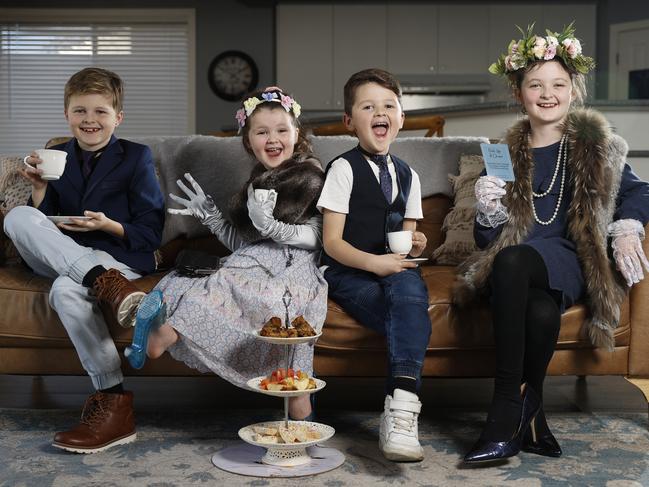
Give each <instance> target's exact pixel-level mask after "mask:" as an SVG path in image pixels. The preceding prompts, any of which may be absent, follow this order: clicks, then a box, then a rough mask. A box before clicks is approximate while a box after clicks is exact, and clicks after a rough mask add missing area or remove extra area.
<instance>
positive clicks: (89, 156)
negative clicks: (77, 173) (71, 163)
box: [74, 134, 117, 181]
mask: <svg viewBox="0 0 649 487" xmlns="http://www.w3.org/2000/svg"><path fill="white" fill-rule="evenodd" d="M115 142H117V137H115V135H114V134H113V135H111V136H110V140H109V141H108V144H106V145H105V146H103V147H102V148H101V149H97V150H95V151H87V150H84V149H82V148H81V146H80V145H79V141H78V140H77V139H76V138H75V139H74V148H75V151H76V154H77V160H78V161H79V165H80V167H81V175H82V176H83V178H84V179H85V180H86V181H87V180H88V178H89V177H90V175H91V174H92V173H93V172H94V170H95V167H97V163H98V162H99V158H100V157H101V155H102V154H103V153H104V152H105V151H106V150H107V149H108V148H109V147H110V146H111V145H113V144H114V143H115Z"/></svg>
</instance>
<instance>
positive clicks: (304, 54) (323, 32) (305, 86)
mask: <svg viewBox="0 0 649 487" xmlns="http://www.w3.org/2000/svg"><path fill="white" fill-rule="evenodd" d="M332 12H333V6H331V5H278V6H277V21H276V28H277V51H276V68H277V74H276V75H277V85H278V86H279V87H280V88H282V89H284V90H286V91H288V92H290V93H292V94H293V95H294V96H295V98H296V99H297V100H298V102H299V103H300V104H301V105H302V107H303V109H319V110H327V109H328V110H333V109H334V106H333V100H332V98H333V95H332V82H333V78H332V72H333V49H332V43H331V34H332V26H333V16H332Z"/></svg>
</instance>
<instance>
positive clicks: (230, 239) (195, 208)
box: [167, 173, 243, 251]
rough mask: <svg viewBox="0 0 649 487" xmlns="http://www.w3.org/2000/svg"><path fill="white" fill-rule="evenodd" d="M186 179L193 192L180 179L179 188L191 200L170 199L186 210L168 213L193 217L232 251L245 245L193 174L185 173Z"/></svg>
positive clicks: (175, 197)
mask: <svg viewBox="0 0 649 487" xmlns="http://www.w3.org/2000/svg"><path fill="white" fill-rule="evenodd" d="M185 179H186V180H187V181H188V182H189V184H191V186H192V188H193V191H192V190H191V189H189V188H188V187H187V186H186V185H185V183H183V182H182V181H181V180H180V179H178V180H177V181H176V184H178V187H179V188H180V189H181V190H182V191H183V193H185V195H187V197H188V198H189V199H185V198H181V197H180V196H176V195H174V194H171V193H169V197H170V198H171V199H172V200H174V201H175V202H176V203H179V204H181V205H182V206H184V207H185V208H183V209H174V208H168V209H167V211H168V212H169V213H170V214H172V215H191V216H195V217H196V218H198V220H199V221H200V222H201V223H202V224H203V225H205V226H206V227H207V228H209V229H210V232H212V233H213V234H214V235H216V237H217V238H218V239H219V240H220V241H221V242H223V244H224V245H225V246H226V247H227V248H228V249H230V250H231V251H234V250H236V249H237V248H239V247H240V246H241V244H242V243H243V241H242V239H241V238H240V237H239V235H238V233H237V231H236V229H235V228H234V227H233V226H232V224H231V223H230V222H229V221H228V220H226V219H225V218H224V217H223V213H221V210H219V209H218V208H217V207H216V205H215V204H214V201H213V200H212V197H211V196H210V195H206V194H205V192H204V191H203V188H201V187H200V185H199V184H198V183H197V182H196V181H195V180H194V178H193V177H192V175H191V174H189V173H185Z"/></svg>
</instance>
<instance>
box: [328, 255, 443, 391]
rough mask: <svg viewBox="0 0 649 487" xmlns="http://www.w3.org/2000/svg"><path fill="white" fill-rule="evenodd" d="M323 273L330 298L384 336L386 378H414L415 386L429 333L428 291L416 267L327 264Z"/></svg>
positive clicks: (419, 376) (418, 382)
mask: <svg viewBox="0 0 649 487" xmlns="http://www.w3.org/2000/svg"><path fill="white" fill-rule="evenodd" d="M324 277H325V279H326V280H327V282H328V283H329V297H331V299H333V300H334V301H335V302H336V303H337V304H338V305H339V306H341V307H342V308H343V309H344V310H345V311H346V312H347V313H348V314H349V315H350V316H352V317H353V318H354V319H355V320H357V321H358V322H360V323H361V324H362V325H363V326H366V327H368V328H371V329H372V330H375V331H377V332H379V333H381V334H382V335H385V337H386V342H387V347H388V359H389V367H390V378H389V381H391V379H392V378H393V377H398V376H406V377H414V378H415V379H417V386H419V384H420V382H421V369H422V366H423V362H424V357H425V355H426V347H427V346H428V340H429V338H430V333H431V323H430V318H429V316H428V291H427V289H426V284H425V283H424V281H423V279H422V278H421V274H420V273H419V269H406V270H405V271H402V272H398V273H396V274H392V275H390V276H387V277H379V276H377V275H375V274H372V273H369V272H365V271H361V270H356V269H341V268H336V267H329V268H327V269H326V271H325V273H324ZM388 390H390V384H389V383H388Z"/></svg>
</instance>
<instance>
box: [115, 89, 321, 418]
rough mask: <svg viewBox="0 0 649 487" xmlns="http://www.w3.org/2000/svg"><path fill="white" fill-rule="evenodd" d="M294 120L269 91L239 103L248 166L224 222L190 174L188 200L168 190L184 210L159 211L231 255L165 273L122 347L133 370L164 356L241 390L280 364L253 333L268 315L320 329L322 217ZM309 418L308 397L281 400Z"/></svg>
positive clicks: (299, 356) (315, 169)
mask: <svg viewBox="0 0 649 487" xmlns="http://www.w3.org/2000/svg"><path fill="white" fill-rule="evenodd" d="M299 115H300V105H299V104H298V103H297V102H296V101H295V100H294V99H293V98H292V97H290V96H288V95H286V94H284V93H283V92H282V91H281V90H280V89H279V88H277V87H270V88H267V89H266V90H264V91H260V92H256V93H253V94H252V95H251V96H250V97H248V98H247V99H246V100H245V101H244V102H243V107H242V108H241V109H240V110H238V111H237V114H236V119H237V122H238V124H239V127H240V128H241V132H242V142H243V145H244V147H245V149H246V151H247V152H248V153H249V154H251V155H252V156H253V157H255V159H256V160H257V165H256V166H255V167H254V168H253V169H252V172H251V175H250V178H249V179H248V182H247V183H246V184H245V185H244V187H243V188H242V189H241V190H240V191H239V193H238V194H236V195H235V196H234V197H233V199H232V201H231V204H230V219H229V220H228V219H226V218H225V217H224V216H223V214H222V213H221V211H220V210H219V209H218V208H217V207H216V205H215V204H214V202H213V201H212V198H211V197H210V196H207V195H205V193H204V192H203V190H202V189H201V187H200V186H199V185H198V183H197V182H196V181H194V179H193V178H192V176H191V175H190V174H185V178H186V179H187V181H188V183H189V184H190V185H191V188H189V187H188V186H186V185H185V184H184V183H183V182H182V181H180V180H179V181H178V186H179V187H180V189H181V190H182V191H183V192H184V193H185V195H186V196H187V198H188V199H185V198H181V197H178V196H176V195H173V194H170V195H169V196H170V197H171V199H172V200H174V201H175V202H177V203H179V204H181V205H182V206H184V207H185V208H183V209H169V210H168V211H169V213H171V214H174V215H192V216H194V217H196V218H198V219H199V220H200V221H201V222H202V223H203V224H204V225H206V226H207V227H208V228H209V229H210V231H211V232H212V233H213V234H214V235H216V236H217V237H218V238H219V240H220V241H221V242H222V243H223V244H224V245H225V246H226V247H228V248H229V249H230V250H232V251H233V253H232V254H231V255H230V256H229V257H228V258H227V259H226V261H225V263H224V264H223V265H222V267H221V268H220V269H219V270H218V271H217V272H215V273H214V274H212V275H210V276H208V277H203V278H192V277H183V276H181V275H180V274H178V273H177V272H172V273H170V274H168V275H167V276H165V277H164V278H163V279H162V280H161V281H160V282H159V283H158V285H157V286H156V287H155V289H154V290H153V291H152V292H151V293H150V294H148V295H147V297H145V298H144V300H143V301H142V304H141V305H140V307H139V309H138V312H137V315H136V326H135V332H134V337H133V344H132V345H131V347H130V348H129V349H128V351H127V356H128V360H129V362H130V363H131V365H132V366H133V367H135V368H141V367H142V366H143V365H144V361H145V356H148V357H150V358H157V357H159V356H160V355H162V354H163V353H164V352H165V351H168V352H169V353H170V354H171V355H172V356H173V357H174V358H176V359H177V360H181V361H183V362H185V363H186V364H187V365H189V366H190V367H193V368H195V369H198V370H200V371H202V372H209V371H211V372H214V373H216V374H217V375H219V376H220V377H222V378H224V379H226V380H228V381H230V382H232V383H233V384H235V385H237V386H239V387H246V382H247V381H248V380H249V379H251V378H253V377H257V376H261V375H266V374H269V373H270V372H271V371H272V370H274V369H277V368H279V367H284V366H285V354H284V352H283V347H280V346H279V345H272V344H269V343H266V342H262V341H260V340H258V339H255V338H254V336H253V335H254V334H257V333H258V332H259V330H260V329H261V327H262V326H263V325H264V323H265V322H266V321H268V320H269V319H270V318H271V317H273V316H277V317H281V318H282V319H283V318H284V317H285V316H286V314H287V311H288V315H289V316H290V317H291V319H293V318H295V317H297V316H299V315H302V316H304V318H305V319H306V321H307V322H309V323H310V324H311V325H312V327H313V328H314V329H315V330H316V331H319V330H320V329H322V325H323V323H324V319H325V315H326V312H327V284H326V282H325V280H324V278H323V277H322V274H321V273H320V271H319V270H318V267H317V263H318V259H319V255H320V252H319V251H320V248H321V235H322V220H321V217H320V216H319V214H318V212H317V210H316V207H315V203H316V201H317V199H318V196H319V194H320V190H321V189H322V185H323V183H324V174H323V172H322V168H321V166H320V163H319V162H318V161H317V160H316V159H315V158H314V156H313V152H312V149H311V145H310V144H309V142H308V141H307V139H306V137H305V135H304V134H303V133H302V132H301V131H300V128H299V124H298V116H299ZM288 298H290V299H288ZM163 299H164V301H163ZM286 305H288V308H287V309H285V306H286ZM163 322H164V323H163ZM292 366H293V367H294V368H295V369H296V370H297V369H299V370H302V371H304V372H306V373H308V374H309V375H311V374H312V373H313V345H312V344H302V345H296V346H295V353H294V358H293V363H292ZM310 413H311V405H310V402H309V398H308V395H303V396H300V397H295V398H290V401H289V414H290V415H291V417H292V418H293V419H303V418H305V417H307V416H309V414H310Z"/></svg>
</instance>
